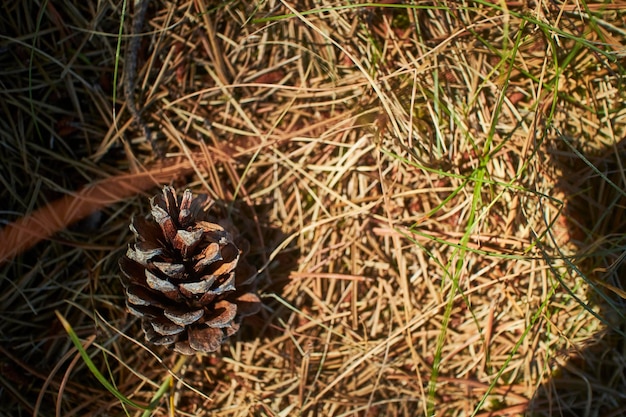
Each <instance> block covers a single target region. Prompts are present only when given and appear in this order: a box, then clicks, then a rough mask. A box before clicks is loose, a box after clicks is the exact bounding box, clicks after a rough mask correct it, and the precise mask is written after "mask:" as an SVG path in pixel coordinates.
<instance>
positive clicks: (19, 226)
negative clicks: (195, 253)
mask: <svg viewBox="0 0 626 417" xmlns="http://www.w3.org/2000/svg"><path fill="white" fill-rule="evenodd" d="M191 171H192V168H191V164H190V162H189V161H188V160H182V161H180V162H177V163H174V164H171V165H168V166H163V165H161V164H159V166H158V167H156V168H153V169H151V170H149V171H146V172H141V173H136V174H123V175H118V176H115V177H111V178H107V179H105V180H102V181H99V182H96V183H94V184H91V185H88V186H86V187H84V188H83V189H81V190H80V191H78V192H77V193H76V194H73V195H66V196H65V197H62V198H60V199H58V200H56V201H54V202H52V203H50V204H48V205H47V206H45V207H42V208H40V209H39V210H37V211H35V212H33V213H31V214H29V215H26V216H24V217H22V218H20V219H18V220H16V221H15V222H13V223H11V224H9V225H8V226H7V227H5V228H4V229H2V230H1V231H0V241H2V242H4V244H3V245H2V246H1V247H0V264H1V263H4V262H5V261H8V260H9V259H11V258H13V257H15V256H16V255H18V254H19V253H22V252H23V251H25V250H27V249H29V248H31V247H32V246H34V245H35V244H36V243H38V242H40V241H41V240H44V239H47V238H49V237H50V236H52V235H53V234H54V233H56V232H58V231H59V230H62V229H64V228H66V227H67V226H69V225H70V224H72V223H75V222H77V221H78V220H81V219H84V218H85V217H87V216H89V215H90V214H91V213H93V212H95V211H97V210H100V209H102V208H103V207H106V206H109V205H111V204H114V203H116V202H118V201H120V200H123V199H125V198H128V197H130V196H132V195H134V194H137V193H140V192H142V191H144V190H146V189H148V188H150V187H154V186H155V185H160V184H163V183H168V182H170V181H171V180H172V178H176V177H179V176H181V175H185V174H188V173H190V172H191Z"/></svg>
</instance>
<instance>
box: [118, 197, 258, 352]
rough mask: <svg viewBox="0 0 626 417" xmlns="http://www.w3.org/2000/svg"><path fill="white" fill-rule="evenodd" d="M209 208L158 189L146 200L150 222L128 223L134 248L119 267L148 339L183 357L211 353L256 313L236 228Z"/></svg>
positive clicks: (252, 276) (251, 273)
mask: <svg viewBox="0 0 626 417" xmlns="http://www.w3.org/2000/svg"><path fill="white" fill-rule="evenodd" d="M211 203H212V202H210V201H209V202H207V197H206V196H198V197H196V198H194V197H193V195H192V193H191V191H190V190H185V192H184V193H183V195H182V198H181V197H177V196H176V191H175V190H174V189H173V188H172V187H168V186H166V187H164V188H163V195H162V196H161V195H157V196H155V197H153V198H152V199H151V200H150V205H151V206H152V218H151V219H149V220H146V219H144V218H140V217H135V218H134V219H133V221H132V222H131V225H130V229H131V230H132V231H133V233H134V234H135V237H136V243H134V244H131V245H129V247H128V251H127V253H126V255H125V256H123V257H122V258H121V259H120V262H119V264H120V269H121V271H122V273H123V277H122V282H123V283H124V286H125V287H126V305H127V306H128V309H129V310H130V312H131V313H132V314H134V315H136V316H139V317H141V325H142V328H143V331H144V333H145V335H146V339H147V340H148V341H149V342H152V343H154V344H156V345H166V346H168V347H170V348H173V349H174V350H175V351H177V352H180V353H183V354H186V355H191V354H194V353H197V352H201V353H208V352H213V351H215V350H217V349H218V348H219V347H220V345H221V344H222V342H224V340H226V338H227V337H228V336H230V335H232V334H234V333H235V332H236V331H237V330H238V329H239V325H240V323H241V319H242V318H243V317H245V316H248V315H251V314H255V313H257V312H258V311H259V310H260V308H261V300H260V299H259V297H258V296H257V295H256V293H255V284H256V282H255V281H256V271H255V270H254V269H252V268H251V267H250V266H249V265H248V263H247V262H246V261H245V259H244V256H243V255H244V252H245V251H247V247H246V246H247V242H246V241H244V240H241V241H237V243H238V245H236V244H235V240H234V239H233V234H236V231H235V229H234V227H232V225H230V224H229V223H228V222H225V221H222V222H220V223H221V224H218V223H217V222H215V220H214V219H213V218H212V217H210V216H209V213H208V209H209V208H210V206H211ZM242 249H243V250H242Z"/></svg>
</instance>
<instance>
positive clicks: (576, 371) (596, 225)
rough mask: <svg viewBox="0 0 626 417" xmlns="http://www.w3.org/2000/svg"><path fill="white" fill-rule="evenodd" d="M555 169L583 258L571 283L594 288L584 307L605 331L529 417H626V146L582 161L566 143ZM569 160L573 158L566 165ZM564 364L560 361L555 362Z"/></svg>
mask: <svg viewBox="0 0 626 417" xmlns="http://www.w3.org/2000/svg"><path fill="white" fill-rule="evenodd" d="M561 139H562V145H563V146H564V147H565V148H566V149H563V150H562V152H555V154H558V155H560V156H558V157H556V158H555V159H556V162H557V163H558V164H559V165H561V168H562V172H563V173H564V175H563V177H562V179H561V181H560V184H559V188H560V189H561V190H562V191H563V192H564V194H565V195H566V196H567V200H566V202H565V212H564V214H565V216H566V218H567V223H568V229H569V234H570V237H571V239H572V241H573V242H575V243H576V245H577V248H578V253H577V255H576V259H575V260H574V262H573V265H575V268H572V269H571V270H570V275H569V278H571V280H572V281H571V282H580V280H581V279H585V281H587V282H588V284H589V291H588V297H587V300H585V302H587V303H589V307H590V308H591V309H593V310H594V311H596V312H597V316H598V320H599V321H602V322H603V324H602V326H601V327H603V328H604V330H603V331H602V332H601V333H600V334H597V336H596V337H597V338H596V339H595V340H592V341H590V342H589V343H588V344H587V345H586V346H584V347H582V348H578V349H577V350H572V351H570V352H563V356H564V358H565V359H564V360H563V359H558V360H559V362H558V363H559V366H558V367H557V368H556V371H554V372H553V373H552V376H551V378H550V379H549V380H548V381H547V382H546V383H544V384H543V385H542V386H541V387H540V388H539V389H538V390H537V391H536V393H535V396H534V398H533V399H532V401H531V402H530V405H529V407H528V409H527V411H526V415H528V416H532V417H539V416H564V417H581V416H589V417H596V416H597V417H610V416H624V415H626V346H625V344H624V340H625V338H624V334H625V333H626V320H624V315H625V314H626V302H625V301H626V300H625V299H624V295H625V293H624V292H623V291H624V290H625V289H626V263H625V262H624V256H623V255H624V254H626V252H625V251H624V249H625V248H626V217H625V216H624V210H625V209H626V193H625V190H626V170H625V168H624V167H625V164H626V140H622V142H621V143H619V144H617V146H615V147H614V148H613V149H608V150H606V151H605V152H599V153H598V155H582V154H580V153H576V152H575V151H574V149H573V148H572V147H571V145H570V143H571V142H570V140H569V139H568V138H567V137H562V138H561ZM563 155H571V158H569V159H567V158H566V157H564V156H563ZM555 360H557V359H555Z"/></svg>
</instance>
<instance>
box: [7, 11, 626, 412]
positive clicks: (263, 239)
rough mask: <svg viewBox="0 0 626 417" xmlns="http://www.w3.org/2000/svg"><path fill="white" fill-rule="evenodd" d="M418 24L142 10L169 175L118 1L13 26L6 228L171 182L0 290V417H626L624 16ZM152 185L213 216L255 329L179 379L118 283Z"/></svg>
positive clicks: (409, 14) (52, 247) (105, 213)
mask: <svg viewBox="0 0 626 417" xmlns="http://www.w3.org/2000/svg"><path fill="white" fill-rule="evenodd" d="M83 3H86V4H83ZM384 3H387V2H384ZM416 3H417V4H416V5H414V6H408V5H393V4H367V5H365V4H364V5H355V4H348V3H346V4H343V3H332V2H329V1H323V2H313V1H308V0H303V1H300V2H298V3H295V2H285V1H283V2H281V1H274V0H270V1H266V2H258V3H256V4H255V3H250V4H249V3H248V2H239V1H232V2H226V3H221V2H214V3H211V2H208V1H207V0H193V1H187V2H184V1H183V2H168V1H154V2H151V5H150V6H149V9H148V13H147V18H146V24H145V25H144V28H143V30H144V33H143V34H142V39H141V51H142V52H141V53H140V55H139V59H138V65H137V71H138V74H137V86H136V88H135V94H136V96H135V99H136V102H137V104H138V108H139V109H140V110H141V112H142V118H143V119H144V121H145V122H146V124H147V126H148V127H149V128H150V130H151V131H152V132H156V136H155V137H154V138H153V139H154V140H155V143H156V146H157V147H158V148H159V149H161V150H162V151H163V153H164V154H165V159H164V160H162V161H159V160H158V158H157V157H156V155H154V153H153V150H152V148H151V146H150V143H149V142H148V141H146V138H145V136H144V130H143V129H141V127H140V126H139V125H137V124H136V123H134V121H133V120H132V118H131V116H130V113H129V111H128V107H127V106H126V101H125V99H124V96H123V87H122V83H123V77H124V75H123V74H124V73H123V71H122V68H123V67H124V64H125V60H124V59H125V57H126V55H125V53H124V51H125V47H124V45H127V44H128V41H129V36H128V29H129V27H130V24H129V23H130V22H129V18H128V17H127V18H126V22H125V23H124V35H123V36H122V38H120V37H119V36H118V32H119V29H120V22H121V19H122V10H123V8H124V7H128V9H129V10H130V11H132V9H133V7H132V5H131V4H130V2H129V4H128V5H124V4H123V3H122V2H118V1H115V2H106V1H103V2H78V1H77V2H74V1H72V0H65V1H58V2H45V3H42V4H41V5H39V4H35V3H33V2H29V1H26V2H13V4H12V6H7V7H6V11H5V13H4V14H3V16H2V17H0V34H1V35H0V62H1V65H0V83H1V84H0V85H1V90H0V95H1V96H0V112H1V114H2V116H1V117H0V145H1V146H0V159H1V160H2V164H1V166H0V180H1V181H2V191H0V195H1V198H2V200H1V201H2V206H1V209H2V219H3V220H4V221H5V222H6V224H8V223H10V222H13V221H16V220H18V219H20V218H22V217H24V216H28V215H31V214H32V213H36V212H37V210H40V211H41V210H52V211H53V212H54V211H55V210H56V209H54V207H59V206H54V204H57V203H54V202H55V201H58V200H59V199H63V198H69V197H68V196H70V197H71V196H74V197H76V198H78V199H79V200H80V199H84V196H85V194H81V193H80V192H78V190H81V189H82V188H83V187H85V186H88V185H90V184H94V183H99V181H103V182H104V183H107V182H108V181H113V182H114V181H115V179H116V178H117V177H118V176H122V175H126V177H123V178H130V181H131V183H132V182H133V181H135V180H133V178H135V179H137V178H144V179H143V180H142V181H144V182H143V183H142V185H141V188H142V189H145V187H146V186H147V185H145V175H146V174H145V173H146V172H148V173H151V172H154V171H153V170H154V167H155V166H158V165H159V164H161V165H163V164H165V166H170V167H171V166H174V167H176V166H179V165H176V164H181V165H180V166H181V170H180V171H176V173H175V174H173V175H172V178H171V179H166V180H165V181H164V180H163V178H162V177H159V176H158V175H155V176H153V177H152V178H153V181H154V184H155V187H154V188H152V189H149V190H147V191H146V192H145V193H140V194H137V195H133V196H130V197H128V196H125V195H123V194H124V193H123V192H121V191H120V192H119V193H115V192H114V194H115V195H113V196H110V195H109V194H107V198H108V199H104V200H98V201H100V203H97V202H96V203H94V204H93V205H91V206H89V207H92V208H93V209H94V210H97V211H95V212H94V213H90V214H89V213H84V214H85V215H87V214H88V215H87V217H85V218H84V219H83V220H80V221H79V222H78V223H74V224H73V225H72V226H70V227H68V228H65V229H62V230H58V232H57V233H55V234H54V235H53V236H52V237H50V238H49V239H47V240H45V241H42V242H40V243H39V244H37V245H35V246H34V247H32V248H31V249H29V250H22V249H20V253H19V254H18V255H16V256H15V257H14V258H13V259H12V261H11V262H6V263H4V264H3V265H0V268H1V269H0V274H1V275H0V279H1V282H2V289H3V290H2V292H1V295H0V305H1V306H2V307H1V314H2V320H1V321H0V323H1V324H0V326H1V327H0V339H1V343H0V352H1V354H0V369H1V373H0V403H1V404H2V407H0V409H1V410H2V411H0V413H4V414H6V415H14V416H17V415H20V416H22V415H24V416H25V415H41V416H48V415H58V416H73V415H93V416H96V415H110V416H113V415H142V414H145V415H150V413H152V415H156V416H170V415H177V416H204V415H212V416H248V415H260V416H265V415H267V416H288V415H289V416H290V415H306V416H309V415H311V416H313V415H323V416H377V415H385V416H416V415H437V416H443V415H446V416H448V415H449V416H487V415H492V416H504V415H535V416H542V415H564V416H565V415H567V416H570V415H571V416H583V415H584V416H609V415H613V416H618V415H623V414H625V413H626V396H625V394H624V393H625V392H626V390H625V388H626V377H625V370H624V367H625V364H626V351H625V350H624V339H623V335H624V325H623V323H624V309H623V307H624V302H623V298H624V294H625V293H624V291H626V282H624V280H623V276H624V273H623V272H624V269H623V267H622V266H621V263H622V254H623V248H624V247H625V238H624V236H626V234H625V232H626V227H625V225H624V217H623V215H622V212H623V210H624V206H625V204H626V203H625V201H626V199H625V198H624V197H625V194H624V191H623V190H624V189H625V188H626V187H625V185H626V178H625V177H626V175H625V171H624V167H623V161H624V159H623V158H622V156H623V155H624V154H625V151H624V144H623V143H622V141H621V139H622V138H623V137H624V134H625V125H626V117H625V116H626V107H624V104H623V103H624V85H623V83H622V77H623V76H624V75H625V74H626V70H625V69H624V66H623V64H624V61H623V57H624V35H625V33H624V31H623V29H622V28H623V27H624V24H625V20H626V15H625V14H624V12H623V10H625V9H626V4H625V3H623V2H621V1H618V0H614V1H613V2H611V3H610V4H604V3H601V2H588V3H584V2H582V1H575V2H565V3H563V4H561V3H557V2H547V1H538V2H534V3H535V4H534V5H533V7H532V8H529V6H527V5H523V4H526V2H512V1H511V2H506V1H502V2H495V1H494V2H488V1H476V2H465V1H464V2H456V1H442V2H416ZM120 40H121V45H122V48H121V57H120V58H119V59H118V58H116V50H117V47H118V41H120ZM118 64H119V65H118ZM181 161H183V162H181ZM163 182H167V183H172V184H174V185H175V186H177V187H179V188H183V187H190V188H192V189H193V190H194V191H195V192H204V193H209V194H211V195H212V196H213V197H214V198H217V199H219V200H221V201H223V202H224V205H223V207H224V209H226V210H228V211H229V213H230V215H231V216H232V218H233V219H234V221H235V222H236V223H238V224H239V228H240V229H241V230H242V231H243V233H244V235H245V236H246V237H247V238H248V239H249V240H250V241H251V242H252V244H253V245H252V253H251V258H252V261H253V262H255V263H256V265H257V266H258V267H259V268H261V270H262V277H263V281H262V284H261V293H262V294H263V297H264V300H265V309H264V310H263V311H262V313H260V314H259V315H257V316H255V317H251V318H249V319H248V320H247V326H245V328H244V329H243V331H242V332H240V334H239V335H238V336H237V337H236V338H234V339H233V340H232V341H231V342H229V343H228V344H226V345H224V347H223V349H222V350H221V352H219V353H217V354H215V355H213V356H210V357H196V358H189V359H188V360H187V361H186V362H182V361H179V358H177V357H176V356H175V355H173V354H170V353H167V352H165V351H162V350H160V349H158V348H154V347H152V346H144V345H143V338H142V337H141V330H140V329H139V326H138V325H137V323H136V322H135V321H134V320H133V319H132V318H131V317H130V316H128V314H127V313H126V312H125V309H124V306H123V295H122V292H121V285H120V283H119V281H118V273H119V272H118V269H117V260H118V259H119V257H120V255H121V254H122V253H123V252H124V251H125V247H126V244H127V242H129V241H130V239H131V234H130V232H129V230H128V223H129V219H130V217H131V216H132V215H133V214H136V213H145V212H146V206H147V199H146V196H148V195H151V194H154V193H156V192H157V189H158V186H157V185H156V184H158V183H163ZM108 183H111V182H108ZM137 188H139V187H137ZM108 192H111V191H110V190H109V191H108ZM102 201H106V203H107V206H104V207H103V206H102V204H101V203H102ZM92 203H93V202H92ZM50 207H53V208H52V209H50ZM65 216H66V213H65V214H63V213H59V218H65ZM77 217H84V216H75V217H72V221H74V220H78V218H77ZM23 221H24V220H18V223H16V224H18V225H19V224H32V223H20V222H23ZM55 224H56V223H55ZM58 224H59V225H64V224H65V223H58ZM58 227H60V226H57V228H58ZM6 230H7V229H5V231H6ZM46 233H47V232H46ZM43 234H44V233H43V232H42V233H39V235H40V236H41V237H45V236H43ZM33 243H34V242H33ZM3 244H4V245H5V246H6V245H7V242H6V241H5V242H3ZM5 253H6V252H5ZM55 310H58V311H59V312H60V314H61V315H62V316H63V317H65V318H66V319H67V321H68V322H69V323H70V325H71V326H72V328H73V330H74V331H75V332H76V333H77V335H78V336H79V337H80V339H81V340H82V341H83V343H84V346H85V348H86V351H87V353H88V354H89V355H90V357H91V360H92V361H93V363H94V364H95V366H96V368H97V369H98V370H99V372H101V373H102V374H103V375H104V376H105V377H106V378H107V379H108V380H109V381H110V382H111V384H113V385H114V386H115V387H116V389H117V390H119V392H120V393H122V395H124V396H125V397H127V398H129V399H132V400H133V401H134V402H137V403H140V404H143V405H144V406H145V405H147V404H148V403H150V401H152V399H153V398H157V401H155V402H154V403H153V404H152V411H147V412H145V413H144V412H143V411H141V410H138V409H136V408H133V407H132V406H128V405H126V404H124V403H122V402H121V401H120V400H119V399H117V398H116V397H115V396H114V395H113V394H112V393H111V392H109V391H108V390H107V389H105V388H104V387H103V385H102V384H101V383H100V382H98V380H97V379H96V378H95V376H94V372H93V371H91V370H90V369H89V368H88V366H87V362H86V361H85V360H84V358H81V356H80V355H79V353H78V351H77V349H76V347H75V346H74V345H73V344H72V343H71V341H70V339H69V338H68V334H67V333H66V331H65V330H64V328H63V327H62V326H61V323H60V322H59V320H58V319H57V317H56V316H55V314H54V311H55ZM170 375H173V376H174V378H173V379H171V378H170ZM168 378H170V379H168ZM159 387H162V388H164V389H165V391H164V393H165V395H164V396H162V397H161V396H159V395H158V394H157V391H158V390H159Z"/></svg>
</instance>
